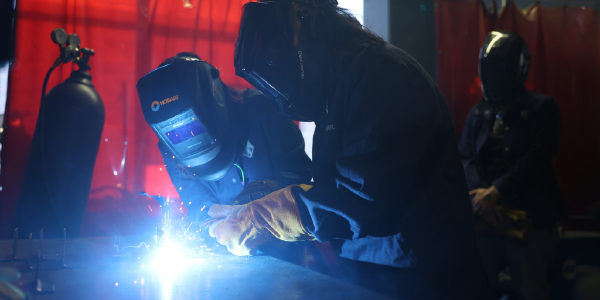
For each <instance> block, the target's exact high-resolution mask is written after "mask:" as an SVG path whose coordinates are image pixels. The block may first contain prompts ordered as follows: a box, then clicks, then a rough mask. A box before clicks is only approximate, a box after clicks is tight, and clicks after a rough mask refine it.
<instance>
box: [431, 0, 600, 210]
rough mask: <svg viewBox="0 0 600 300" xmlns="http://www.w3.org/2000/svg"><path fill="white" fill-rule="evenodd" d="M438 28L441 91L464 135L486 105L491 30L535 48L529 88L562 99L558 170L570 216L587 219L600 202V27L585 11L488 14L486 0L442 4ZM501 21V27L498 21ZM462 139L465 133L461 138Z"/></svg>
mask: <svg viewBox="0 0 600 300" xmlns="http://www.w3.org/2000/svg"><path fill="white" fill-rule="evenodd" d="M437 7H438V8H437V12H436V22H437V26H438V35H437V43H438V49H440V54H439V56H438V72H439V74H440V76H439V78H438V79H439V85H440V89H441V90H442V92H443V93H444V95H445V96H446V99H447V100H448V103H449V105H450V107H451V110H452V112H453V114H454V119H455V124H456V125H457V131H458V132H460V131H461V130H462V127H463V125H464V121H465V118H466V115H467V113H468V111H469V109H470V108H471V107H472V106H473V105H475V103H476V102H477V101H479V99H480V97H481V92H480V91H479V89H478V88H477V89H476V91H475V93H473V86H474V84H473V82H478V81H477V79H476V78H477V63H478V51H479V47H481V44H482V42H483V40H482V39H483V37H484V36H485V34H486V33H487V31H488V30H489V29H490V28H492V29H498V30H511V31H515V32H517V33H519V34H520V35H521V36H522V37H523V38H524V39H525V41H526V42H527V44H528V46H529V48H530V51H531V54H532V62H531V69H530V72H529V76H528V81H527V83H526V86H527V87H528V88H529V89H531V90H534V91H538V92H541V93H545V94H548V95H551V96H552V97H554V98H555V99H556V101H557V103H558V106H559V109H560V113H561V119H562V132H561V144H560V148H559V151H558V154H557V155H556V157H555V161H554V165H555V170H556V172H557V176H558V180H559V184H560V187H561V190H562V193H563V197H564V201H565V204H566V207H567V212H568V213H569V214H581V213H584V212H585V210H586V209H587V208H588V207H589V206H590V205H591V204H592V202H594V201H596V202H597V201H598V200H599V199H598V196H597V193H595V191H596V190H597V187H598V182H600V135H599V134H598V132H600V118H599V117H598V116H597V114H598V112H599V111H600V84H599V83H600V42H599V41H600V22H599V19H598V11H597V10H594V9H589V8H584V7H566V6H557V7H541V6H540V5H539V4H535V5H532V6H531V7H528V8H526V9H524V10H521V9H520V8H518V7H517V6H516V5H515V4H514V3H512V2H508V4H507V6H506V7H504V8H503V9H502V10H501V11H500V12H499V14H498V17H497V20H495V18H494V15H488V16H486V13H485V11H484V9H483V4H482V3H481V2H480V1H466V0H464V1H459V0H456V1H451V0H438V6H437ZM495 21H496V22H495ZM458 134H460V133H458Z"/></svg>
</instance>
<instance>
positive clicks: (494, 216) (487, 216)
mask: <svg viewBox="0 0 600 300" xmlns="http://www.w3.org/2000/svg"><path fill="white" fill-rule="evenodd" d="M480 215H481V217H482V218H483V219H484V220H485V221H486V222H488V223H490V224H491V225H492V226H494V227H496V228H500V227H502V226H503V225H504V219H503V218H502V214H501V213H500V209H498V207H497V206H495V205H494V206H489V207H487V208H486V209H484V210H483V211H482V212H481V213H480Z"/></svg>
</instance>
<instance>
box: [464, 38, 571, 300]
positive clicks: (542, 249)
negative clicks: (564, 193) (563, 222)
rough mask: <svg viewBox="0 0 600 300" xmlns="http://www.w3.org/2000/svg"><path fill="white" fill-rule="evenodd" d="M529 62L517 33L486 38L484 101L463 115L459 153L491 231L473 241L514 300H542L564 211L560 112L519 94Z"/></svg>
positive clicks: (540, 97)
mask: <svg viewBox="0 0 600 300" xmlns="http://www.w3.org/2000/svg"><path fill="white" fill-rule="evenodd" d="M529 62H530V54H529V50H528V48H527V45H526V43H525V41H524V40H523V39H522V38H521V37H520V36H519V35H517V34H516V33H514V32H508V31H492V32H490V33H489V34H488V35H487V36H486V38H485V42H484V43H483V46H482V48H481V51H480V54H479V77H480V79H481V84H482V85H481V89H482V91H483V99H482V100H481V101H480V102H479V103H478V104H477V105H475V107H473V108H472V109H471V110H470V112H469V115H468V116H467V121H466V123H465V127H464V130H463V134H462V141H461V156H462V161H463V167H464V169H465V173H466V176H467V185H468V187H469V190H470V193H469V194H470V195H471V196H472V205H473V211H474V213H475V214H476V215H478V216H479V217H480V218H481V219H482V222H484V223H485V224H487V227H489V228H491V230H482V233H481V234H479V235H478V244H479V250H480V251H481V256H482V258H483V261H484V264H485V268H486V271H487V273H488V277H489V278H490V280H491V281H492V286H493V287H495V288H496V287H497V286H498V274H499V273H500V272H501V271H502V270H503V269H504V268H505V267H506V265H507V264H508V267H509V269H510V276H511V277H512V281H513V283H514V284H515V288H516V289H517V293H518V295H519V299H528V300H538V299H547V298H548V285H547V282H546V276H547V269H548V267H549V264H550V263H551V262H552V259H553V257H554V253H555V251H556V248H557V245H558V241H559V236H558V232H557V224H556V222H557V221H558V220H559V219H561V218H562V217H563V216H564V208H563V203H562V199H561V194H560V191H559V189H558V184H557V181H556V178H555V174H554V170H553V168H552V158H553V157H554V155H555V154H556V151H557V149H558V144H559V136H560V117H559V113H558V107H557V105H556V102H555V101H554V99H553V98H552V97H550V96H548V95H544V94H540V93H536V92H532V91H528V90H527V89H525V87H524V82H525V78H526V77H527V73H528V70H529ZM519 216H521V217H519ZM519 220H520V221H519ZM511 222H512V223H511ZM515 222H516V223H515ZM529 222H531V223H529ZM519 223H520V224H519ZM484 227H485V226H484ZM515 232H516V233H517V234H515Z"/></svg>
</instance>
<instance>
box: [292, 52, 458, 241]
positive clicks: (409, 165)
mask: <svg viewBox="0 0 600 300" xmlns="http://www.w3.org/2000/svg"><path fill="white" fill-rule="evenodd" d="M420 72H421V71H420V70H418V69H417V68H416V67H415V66H414V65H410V64H402V63H399V62H396V61H393V60H391V59H385V60H383V61H381V62H379V63H377V62H375V63H371V64H369V67H368V69H367V70H366V72H365V73H363V74H359V75H357V76H356V77H358V78H357V79H356V81H353V80H350V81H349V83H348V86H347V87H346V90H347V91H348V92H347V95H348V96H347V97H348V98H347V99H346V101H345V103H346V105H345V129H344V134H343V149H342V150H341V151H340V152H339V153H338V154H337V159H336V168H337V172H338V174H337V176H336V177H337V178H335V181H332V182H322V181H316V182H315V184H314V186H313V188H312V189H311V190H309V191H308V192H306V193H302V194H301V195H300V197H301V199H302V201H298V202H302V203H300V210H301V212H303V213H304V214H306V213H308V214H309V215H310V219H309V218H306V217H304V218H303V222H304V223H305V224H306V226H307V228H308V229H309V230H310V231H311V233H312V234H313V235H314V236H315V237H316V238H317V239H319V240H321V241H326V240H330V239H334V238H344V239H350V238H352V239H356V238H361V237H364V236H367V235H371V236H387V235H391V234H394V232H391V230H394V228H392V227H394V225H395V224H397V222H398V219H399V218H402V214H403V213H405V212H406V211H407V210H408V209H409V208H410V207H412V206H413V204H414V203H415V201H417V198H418V197H419V196H420V194H419V193H420V192H422V190H423V189H427V188H431V187H430V186H429V187H428V186H425V185H426V184H427V183H428V182H429V181H428V180H429V179H426V178H427V177H428V175H430V174H433V172H432V171H431V170H432V168H435V167H434V166H431V164H432V163H431V161H432V155H437V156H439V155H441V154H442V153H441V151H443V150H442V149H438V148H439V147H446V146H448V144H443V143H438V141H440V140H444V141H446V140H447V138H448V136H450V135H451V139H452V140H454V131H453V130H452V125H451V123H450V122H449V121H448V120H449V119H450V117H449V111H448V108H447V106H446V104H445V102H444V100H443V97H442V96H441V95H439V94H438V91H437V89H436V88H435V86H434V84H433V82H432V81H431V79H430V78H428V77H426V76H425V75H424V74H423V73H424V71H422V72H423V73H420ZM451 146H452V147H456V144H455V143H452V145H451ZM434 159H435V158H434ZM304 205H305V207H304Z"/></svg>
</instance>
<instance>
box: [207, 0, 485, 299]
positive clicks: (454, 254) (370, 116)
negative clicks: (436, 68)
mask: <svg viewBox="0 0 600 300" xmlns="http://www.w3.org/2000/svg"><path fill="white" fill-rule="evenodd" d="M234 64H235V67H236V73H237V75H239V76H241V77H243V78H245V79H246V80H247V81H248V82H250V83H251V84H252V85H254V86H255V87H256V88H258V89H259V90H261V91H262V92H263V94H265V95H268V96H269V97H270V98H271V99H274V100H275V101H276V102H277V103H278V104H279V107H280V110H281V112H282V113H283V114H285V115H287V116H289V117H290V118H292V119H295V120H300V121H314V122H315V123H316V130H315V134H314V142H313V145H314V146H313V165H312V170H313V178H314V183H313V184H312V185H299V186H298V185H292V186H288V187H286V188H284V189H281V190H279V191H276V192H274V193H272V194H269V195H267V196H266V197H263V198H261V199H258V200H254V201H251V202H249V203H248V204H246V205H237V206H228V205H214V206H213V207H212V208H211V209H210V211H209V214H210V215H211V216H213V217H218V218H221V222H218V223H214V224H213V225H211V228H210V231H211V235H213V236H216V238H217V240H218V241H219V242H220V243H221V244H223V245H226V246H227V247H228V249H229V250H230V251H231V252H233V253H235V254H237V255H252V254H253V253H254V251H256V250H255V249H256V247H258V245H260V244H261V243H264V242H266V241H269V240H270V239H274V238H277V239H280V240H284V241H297V240H311V239H317V240H319V241H330V242H331V243H332V245H333V246H334V248H335V250H336V251H337V254H338V259H339V262H340V265H341V267H342V268H343V269H344V271H345V272H344V273H345V275H346V276H345V277H344V278H343V279H346V280H349V281H351V282H354V283H356V284H359V285H361V286H364V287H366V288H369V289H373V290H375V291H378V292H380V293H384V294H387V295H389V296H392V297H395V298H400V299H487V297H488V296H489V292H490V289H489V282H488V281H487V278H486V277H485V272H484V270H483V266H482V264H481V261H480V259H479V256H478V253H477V248H476V243H475V234H474V225H473V217H472V215H471V205H470V203H469V198H468V190H467V186H466V182H465V176H464V171H463V169H462V166H461V161H460V155H459V149H458V145H457V142H456V138H455V131H454V128H453V124H452V118H451V116H450V111H449V109H448V107H447V105H446V102H445V100H444V97H443V96H442V94H441V92H440V91H439V90H438V88H437V87H436V85H435V83H434V81H433V79H432V78H431V77H430V76H429V75H428V74H427V73H426V71H425V70H424V69H423V68H422V67H421V66H420V65H419V64H418V63H417V62H416V61H415V60H414V59H413V58H412V57H410V56H409V55H408V54H407V53H406V52H404V51H403V50H401V49H399V48H397V47H395V46H392V45H390V44H388V43H385V42H384V41H383V40H382V39H381V38H380V37H378V36H376V35H375V34H373V33H371V32H369V31H368V30H366V29H364V28H363V27H362V25H361V24H360V23H359V22H358V21H357V20H356V19H355V18H354V17H353V16H352V15H351V14H349V13H348V12H347V11H346V10H344V9H341V8H339V7H338V6H337V1H335V0H296V1H284V0H281V1H262V2H258V3H248V4H246V5H245V6H244V9H243V17H242V23H241V27H240V33H239V37H238V41H237V44H236V53H235V60H234Z"/></svg>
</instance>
